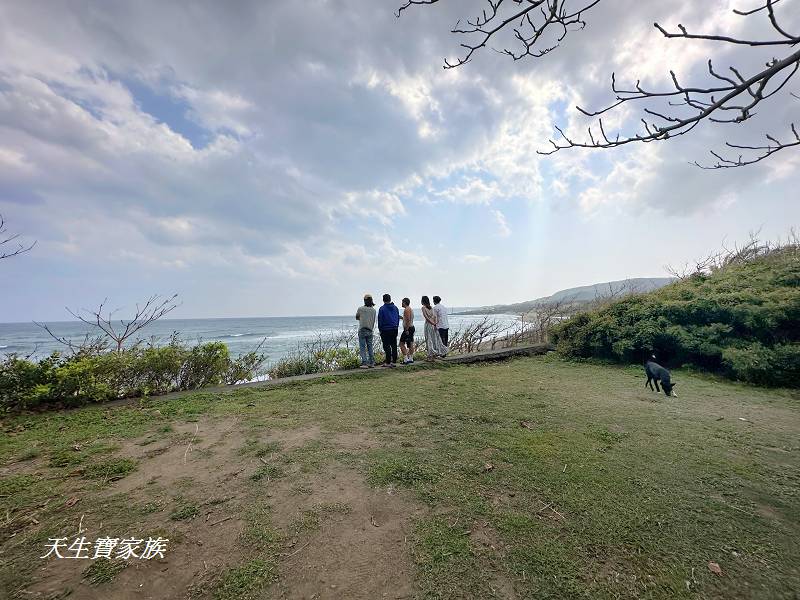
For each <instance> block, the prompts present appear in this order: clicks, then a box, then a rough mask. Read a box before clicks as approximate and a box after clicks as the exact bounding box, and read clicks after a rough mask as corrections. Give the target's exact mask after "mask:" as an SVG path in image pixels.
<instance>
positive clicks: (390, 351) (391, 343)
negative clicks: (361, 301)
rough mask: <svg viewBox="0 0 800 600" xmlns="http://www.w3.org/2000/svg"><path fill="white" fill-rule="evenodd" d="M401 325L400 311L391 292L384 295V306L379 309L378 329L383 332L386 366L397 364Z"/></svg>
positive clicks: (384, 364) (384, 362)
mask: <svg viewBox="0 0 800 600" xmlns="http://www.w3.org/2000/svg"><path fill="white" fill-rule="evenodd" d="M399 325H400V311H399V310H398V309H397V307H396V306H395V305H394V302H392V297H391V296H390V295H389V294H384V295H383V306H381V307H380V309H378V331H379V332H380V334H381V342H382V343H383V353H384V355H385V356H386V358H385V359H384V361H383V366H384V367H396V366H397V330H398V327H399Z"/></svg>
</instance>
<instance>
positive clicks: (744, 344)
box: [552, 246, 800, 387]
mask: <svg viewBox="0 0 800 600" xmlns="http://www.w3.org/2000/svg"><path fill="white" fill-rule="evenodd" d="M552 336H553V340H554V342H555V343H556V347H557V349H558V351H559V352H560V353H561V354H562V355H565V356H568V357H581V358H588V357H593V358H602V359H611V360H615V361H619V362H627V363H630V362H640V361H641V360H642V359H643V358H645V357H647V356H650V354H651V353H655V355H656V357H657V358H658V360H659V362H661V363H662V364H665V365H667V366H670V367H674V366H680V365H692V366H694V367H697V368H700V369H704V370H707V371H712V372H717V373H721V374H723V375H725V376H727V377H731V378H734V379H739V380H742V381H747V382H751V383H759V384H766V385H786V386H791V387H798V385H800V250H799V249H798V247H797V246H787V247H783V248H778V249H768V250H767V251H765V252H764V253H756V254H753V255H750V256H747V257H745V258H742V257H741V256H731V257H730V259H729V260H726V261H723V263H722V264H720V265H718V266H716V267H715V268H713V269H712V270H711V272H708V273H696V274H694V275H692V276H691V277H688V278H685V279H683V280H681V281H678V282H676V283H674V284H673V285H670V286H667V287H664V288H662V289H659V290H656V291H653V292H650V293H648V294H638V295H636V296H631V297H628V298H623V299H621V300H619V301H617V302H614V303H612V304H609V305H606V306H604V307H601V308H598V309H595V310H590V311H587V312H584V313H581V314H579V315H577V316H575V317H573V318H572V319H570V320H569V321H567V322H565V323H563V324H561V325H558V326H556V327H555V328H554V329H553V330H552Z"/></svg>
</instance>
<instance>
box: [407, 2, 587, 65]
mask: <svg viewBox="0 0 800 600" xmlns="http://www.w3.org/2000/svg"><path fill="white" fill-rule="evenodd" d="M439 1H440V0H407V1H406V2H405V3H404V4H403V5H402V6H401V7H400V8H399V9H398V10H397V13H396V14H397V16H398V17H400V15H401V13H402V12H403V11H404V10H406V9H407V8H410V7H411V6H414V5H422V4H436V3H437V2H439ZM599 2H600V0H583V1H582V2H580V3H578V4H579V7H578V8H575V7H574V6H573V5H574V4H575V1H574V0H510V1H508V2H506V1H505V0H487V4H488V9H485V10H483V11H482V12H481V14H479V15H477V16H475V17H472V18H468V19H466V20H465V21H464V22H463V23H462V21H461V20H459V21H458V22H457V23H456V24H455V26H454V27H453V29H451V30H450V32H451V33H455V34H457V35H462V36H465V37H466V38H467V40H468V41H466V42H462V43H461V47H462V48H463V54H462V55H461V56H460V57H458V58H457V59H455V61H454V62H451V61H450V60H449V59H445V60H444V65H443V67H444V68H445V69H453V68H456V67H460V66H461V65H464V64H466V63H468V62H469V61H470V60H472V57H473V55H474V54H475V53H476V52H478V51H479V50H481V49H483V48H487V47H490V46H489V44H490V42H491V41H492V39H493V38H494V37H495V36H496V34H498V33H499V32H500V31H502V30H504V29H507V28H510V29H511V30H512V31H513V37H514V39H515V40H516V41H517V42H518V47H517V49H509V48H502V49H497V48H492V50H495V51H496V52H500V53H501V54H505V55H507V56H510V57H511V58H513V59H514V60H520V59H521V58H525V57H527V56H532V57H541V56H544V55H545V54H547V53H549V52H551V51H552V50H554V49H555V48H557V47H558V45H559V44H560V43H561V41H563V40H564V38H565V37H566V36H567V33H568V32H569V31H571V30H579V29H583V28H584V27H585V26H586V22H585V21H584V20H583V13H585V12H587V11H588V10H589V9H591V8H593V7H594V6H595V5H597V4H599ZM504 4H505V5H506V6H511V7H512V10H504V8H503V5H504ZM551 31H552V32H553V35H552V36H550V38H547V36H546V34H547V33H548V32H551ZM548 39H549V41H547V40H548ZM540 42H546V43H544V45H542V46H539V43H540Z"/></svg>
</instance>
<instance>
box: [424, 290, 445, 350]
mask: <svg viewBox="0 0 800 600" xmlns="http://www.w3.org/2000/svg"><path fill="white" fill-rule="evenodd" d="M422 318H424V319H425V347H426V348H427V351H428V359H429V360H430V359H433V358H437V357H444V356H446V355H447V351H448V348H447V346H445V345H444V344H443V343H442V338H441V337H440V336H439V330H438V329H437V327H436V325H437V323H436V313H434V312H433V307H432V306H431V301H430V299H429V298H428V297H427V296H423V297H422Z"/></svg>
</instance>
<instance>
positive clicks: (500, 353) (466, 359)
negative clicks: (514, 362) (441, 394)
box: [444, 344, 553, 364]
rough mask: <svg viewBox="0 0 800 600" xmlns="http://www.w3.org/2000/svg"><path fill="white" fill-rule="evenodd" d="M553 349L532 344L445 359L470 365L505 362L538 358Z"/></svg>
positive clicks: (448, 361) (545, 345) (445, 360)
mask: <svg viewBox="0 0 800 600" xmlns="http://www.w3.org/2000/svg"><path fill="white" fill-rule="evenodd" d="M552 349H553V347H552V346H551V345H549V344H531V345H527V346H514V347H512V348H499V349H497V350H483V351H480V352H470V353H469V354H455V355H453V356H448V357H447V358H445V359H444V362H447V363H456V364H469V363H476V362H489V361H495V360H505V359H507V358H513V357H515V356H536V355H539V354H547V353H548V352H550V351H551V350H552Z"/></svg>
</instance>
